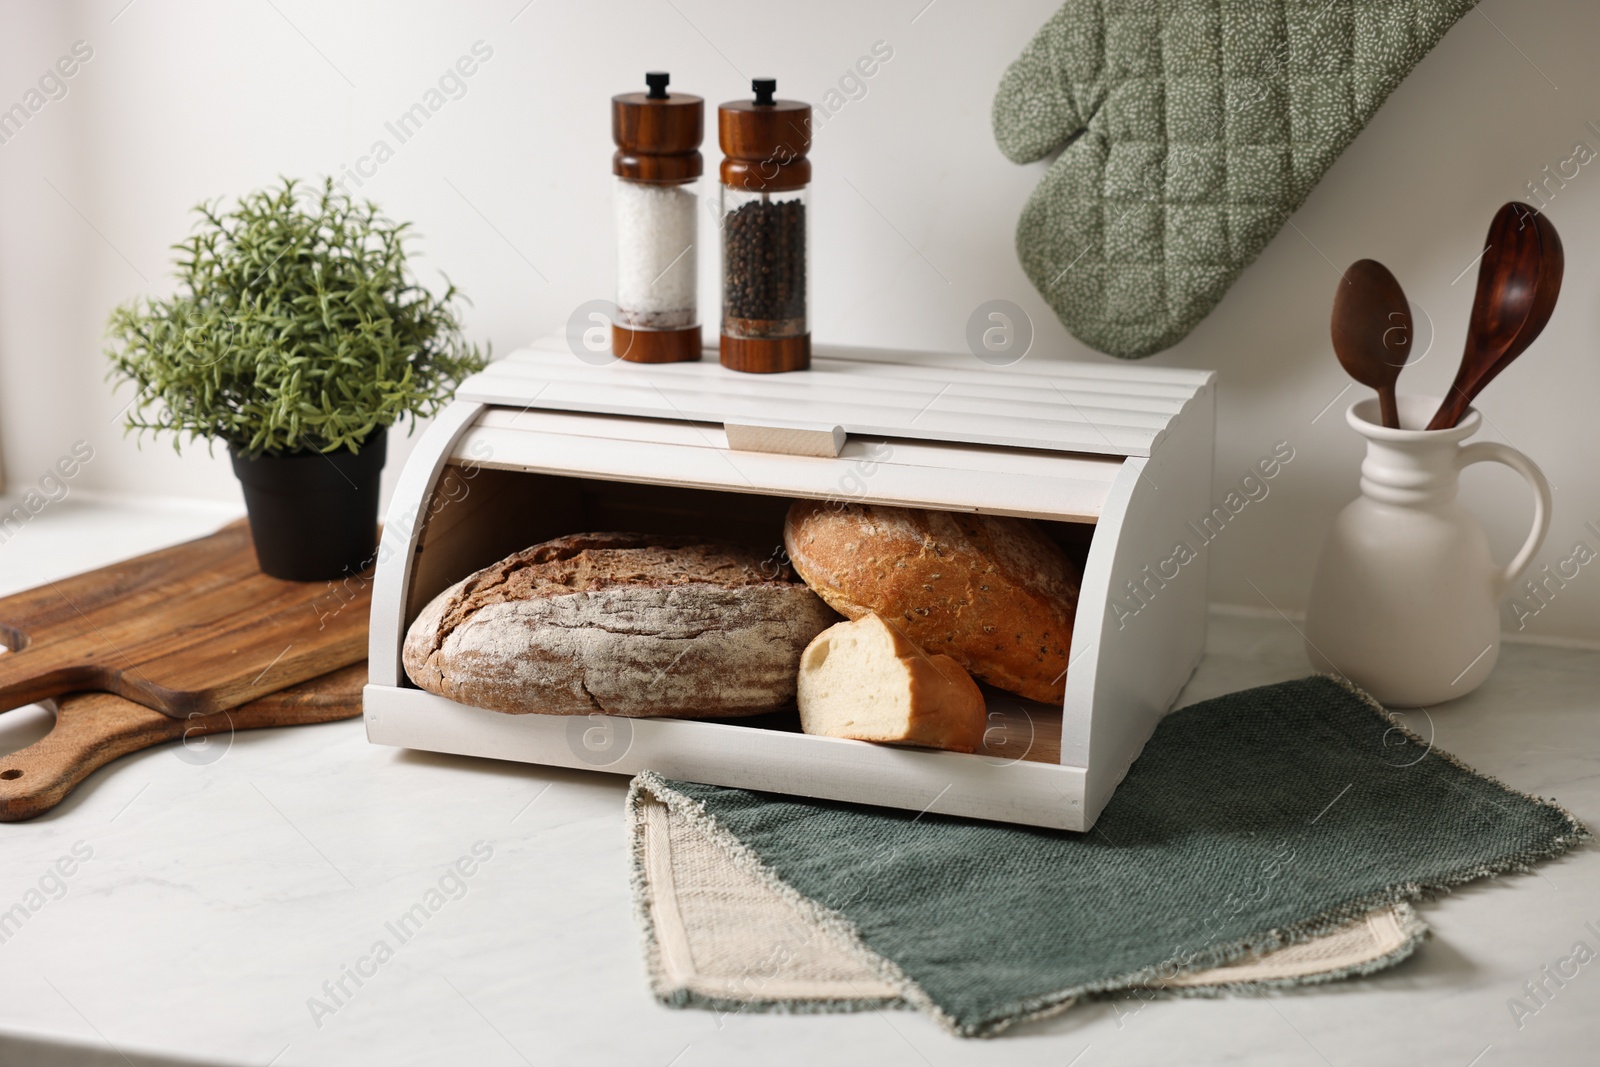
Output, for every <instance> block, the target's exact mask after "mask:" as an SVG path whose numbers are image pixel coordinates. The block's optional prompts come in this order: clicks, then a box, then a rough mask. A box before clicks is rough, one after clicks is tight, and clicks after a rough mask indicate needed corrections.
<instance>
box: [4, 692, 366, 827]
mask: <svg viewBox="0 0 1600 1067" xmlns="http://www.w3.org/2000/svg"><path fill="white" fill-rule="evenodd" d="M366 681H367V664H366V661H365V660H363V661H362V662H360V663H357V664H355V665H354V666H351V667H343V668H341V669H339V670H337V671H333V672H332V673H330V674H325V675H323V676H322V677H321V678H314V679H312V680H311V681H309V682H302V683H301V684H300V685H296V686H291V687H290V688H288V689H285V690H283V691H281V692H277V693H269V694H268V695H266V696H264V697H260V698H258V699H256V700H252V701H251V702H250V703H248V704H244V705H242V706H240V707H237V708H234V709H233V710H232V711H219V712H215V713H213V714H211V715H196V716H194V717H192V718H187V719H174V718H172V717H170V716H168V715H164V714H162V713H161V712H159V711H155V710H153V709H151V708H147V707H145V706H144V705H142V704H135V703H134V702H133V701H131V700H125V699H123V698H122V697H119V696H114V695H112V694H110V693H70V694H68V695H67V696H64V697H60V698H58V699H57V700H56V701H55V704H56V724H55V727H54V728H53V729H51V731H50V732H49V733H48V734H46V735H45V736H44V737H42V738H40V739H39V740H38V741H35V742H34V743H33V744H31V745H29V746H28V747H27V748H24V749H21V750H20V751H17V752H13V753H12V754H11V755H9V756H0V822H19V821H21V820H23V819H31V818H33V817H34V816H35V815H39V814H41V813H43V812H46V811H49V810H50V809H51V808H53V807H55V806H56V805H57V804H59V803H61V802H62V801H63V800H65V799H66V796H67V794H68V793H70V792H72V790H73V788H74V787H75V786H77V784H78V783H79V782H81V781H83V780H84V779H85V778H87V777H89V775H90V774H92V773H93V772H95V771H96V770H98V769H100V768H101V767H104V766H105V765H106V764H108V763H110V762H111V761H112V760H114V759H116V758H117V757H119V756H126V755H127V754H128V753H130V752H138V751H139V750H140V749H145V748H150V747H151V746H153V745H159V744H162V743H164V742H167V741H177V740H180V739H181V740H182V741H183V743H184V744H188V743H189V739H190V738H195V737H202V736H204V735H206V734H217V733H223V734H231V733H232V732H233V731H234V730H254V729H258V728H260V727H263V726H298V725H300V724H302V723H312V722H331V721H333V720H335V719H349V718H353V717H354V716H356V715H360V714H361V687H362V686H363V685H365V684H366ZM216 743H217V742H211V744H216ZM196 751H197V757H196V759H195V762H197V763H204V762H209V759H208V758H207V757H209V756H210V754H211V752H213V751H216V752H225V750H222V749H217V750H212V749H205V750H196Z"/></svg>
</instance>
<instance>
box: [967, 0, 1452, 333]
mask: <svg viewBox="0 0 1600 1067" xmlns="http://www.w3.org/2000/svg"><path fill="white" fill-rule="evenodd" d="M1471 7H1472V0H1067V2H1066V3H1065V4H1063V5H1062V7H1061V9H1060V10H1059V11H1057V12H1056V14H1055V15H1054V16H1053V17H1052V18H1051V19H1050V21H1049V22H1047V23H1045V25H1044V26H1043V28H1041V29H1040V30H1039V32H1038V33H1037V34H1036V35H1035V36H1034V38H1033V40H1032V41H1030V42H1029V43H1028V46H1027V47H1026V48H1025V49H1024V50H1023V52H1022V55H1021V56H1020V57H1019V58H1018V59H1017V60H1016V62H1014V63H1012V64H1011V67H1010V68H1009V69H1008V70H1007V71H1006V74H1005V77H1004V79H1003V80H1002V81H1001V83H1000V89H999V92H998V93H997V94H996V96H995V101H994V112H993V120H994V132H995V139H996V140H997V141H998V142H999V144H1000V149H1001V151H1002V152H1004V153H1005V154H1006V156H1007V157H1008V158H1009V159H1011V160H1012V161H1014V162H1017V163H1026V162H1030V161H1032V160H1036V159H1041V158H1043V157H1044V156H1047V155H1049V154H1050V153H1051V152H1054V151H1057V150H1058V149H1064V151H1062V152H1061V155H1060V157H1059V158H1058V159H1056V161H1055V162H1054V163H1053V164H1052V165H1051V166H1050V169H1049V172H1048V173H1047V174H1046V175H1045V179H1044V181H1043V182H1041V183H1040V184H1039V186H1038V187H1037V188H1036V189H1035V190H1034V191H1033V194H1032V195H1031V196H1030V197H1029V198H1028V203H1027V205H1026V206H1025V207H1024V208H1023V211H1022V219H1021V221H1020V222H1019V223H1018V225H1017V253H1018V255H1019V256H1020V257H1021V260H1022V266H1023V269H1024V270H1025V271H1026V272H1027V274H1028V277H1029V278H1030V279H1031V280H1032V281H1033V284H1034V285H1035V286H1036V287H1038V289H1039V291H1040V293H1041V294H1043V296H1044V297H1045V299H1046V300H1047V301H1048V302H1049V303H1050V306H1051V307H1053V308H1054V309H1055V311H1056V314H1058V315H1059V316H1061V321H1062V322H1063V323H1065V324H1066V326H1067V328H1068V329H1069V330H1071V331H1072V333H1073V334H1074V335H1075V336H1076V337H1078V339H1079V340H1081V341H1083V342H1084V343H1085V344H1088V345H1090V346H1092V347H1094V348H1096V349H1099V350H1100V351H1102V352H1105V353H1107V354H1109V355H1113V356H1120V357H1123V358H1129V359H1132V358H1138V357H1142V356H1148V355H1150V354H1152V353H1154V352H1159V351H1160V350H1162V349H1163V348H1167V347H1169V346H1171V345H1173V344H1175V343H1177V342H1178V341H1179V340H1181V339H1182V338H1183V337H1184V335H1186V334H1187V333H1188V332H1189V331H1190V330H1191V329H1193V328H1194V326H1195V324H1196V323H1198V322H1199V321H1200V320H1201V319H1203V318H1204V317H1205V316H1206V315H1207V314H1208V313H1209V312H1210V311H1211V309H1212V308H1213V307H1215V306H1216V304H1217V302H1218V301H1219V300H1221V299H1222V296H1223V294H1224V293H1226V292H1227V290H1228V287H1229V286H1230V285H1232V284H1233V280H1234V279H1235V278H1236V277H1238V275H1239V272H1240V271H1242V270H1243V269H1244V268H1245V267H1247V266H1248V265H1249V264H1250V262H1251V261H1252V260H1254V259H1255V257H1256V256H1257V255H1258V254H1259V253H1260V252H1261V250H1262V248H1264V247H1266V244H1267V242H1268V241H1270V240H1271V239H1272V237H1273V235H1275V234H1276V233H1277V232H1278V230H1279V228H1280V227H1282V225H1283V223H1284V221H1285V220H1286V219H1287V218H1288V217H1289V215H1290V214H1291V213H1292V212H1293V211H1294V210H1295V209H1296V208H1297V207H1299V206H1300V204H1301V203H1302V202H1303V201H1304V200H1305V198H1306V196H1307V194H1309V193H1310V192H1311V189H1312V188H1313V187H1314V186H1315V185H1316V183H1317V181H1318V179H1320V178H1321V177H1322V175H1323V173H1324V172H1325V171H1327V169H1328V167H1329V166H1330V165H1332V163H1333V161H1334V160H1335V159H1337V158H1338V156H1339V153H1340V152H1342V151H1343V150H1344V148H1345V146H1346V145H1348V144H1349V143H1350V141H1351V140H1352V139H1353V138H1354V137H1355V135H1356V134H1357V133H1359V132H1360V131H1361V128H1362V127H1363V126H1364V125H1366V123H1367V120H1368V119H1370V118H1371V117H1372V114H1373V112H1375V111H1376V110H1377V109H1378V106H1379V105H1380V104H1382V103H1383V101H1384V99H1385V98H1386V97H1387V96H1388V95H1389V93H1390V92H1392V91H1393V90H1394V88H1395V86H1397V85H1399V84H1400V81H1401V80H1402V79H1403V78H1404V77H1405V76H1406V75H1407V74H1408V73H1410V71H1411V68H1412V67H1414V66H1415V65H1416V64H1417V62H1418V61H1419V60H1421V59H1422V57H1423V56H1425V55H1427V54H1428V52H1429V50H1430V49H1432V48H1433V46H1434V45H1435V44H1436V43H1437V42H1438V40H1439V38H1441V37H1443V36H1444V34H1445V31H1446V30H1448V29H1449V28H1450V27H1451V26H1452V25H1454V24H1455V22H1456V20H1457V19H1459V18H1460V17H1461V16H1462V15H1464V14H1465V13H1466V12H1467V11H1468V10H1470V9H1471Z"/></svg>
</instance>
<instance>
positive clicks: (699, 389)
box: [456, 334, 1213, 456]
mask: <svg viewBox="0 0 1600 1067" xmlns="http://www.w3.org/2000/svg"><path fill="white" fill-rule="evenodd" d="M1212 378H1213V374H1212V373H1211V372H1210V371H1197V370H1184V369H1179V368H1172V367H1147V366H1137V367H1133V366H1128V367H1124V366H1113V365H1106V364H1099V363H1079V362H1072V361H1067V360H1046V359H1035V360H1028V361H1027V362H1025V363H1017V364H1012V365H1010V366H989V365H985V364H982V363H980V362H979V361H978V360H977V359H975V358H974V357H973V356H972V355H970V354H950V353H932V352H908V351H896V350H890V349H874V348H848V347H836V346H823V345H819V346H816V347H815V348H814V349H813V359H812V365H811V370H810V371H808V372H806V373H803V374H774V375H750V374H739V373H736V372H733V371H729V370H728V369H726V368H725V367H723V366H722V365H721V364H720V363H718V362H717V360H716V359H715V358H714V357H713V358H710V359H704V360H701V361H699V362H692V363H660V364H646V363H626V362H622V361H620V360H611V359H610V358H609V356H607V355H606V354H605V353H600V354H598V355H596V354H593V353H587V352H586V353H585V358H582V359H580V358H579V357H578V356H576V355H575V354H574V353H573V351H572V349H571V348H570V347H569V346H568V343H567V338H566V336H565V335H564V334H560V335H556V336H554V337H551V338H548V339H546V340H543V341H540V342H538V343H536V344H535V345H534V346H532V347H530V348H525V349H521V350H518V351H516V352H512V353H511V354H510V355H508V356H506V357H504V358H502V359H499V360H496V361H495V362H493V363H491V364H490V365H489V366H488V368H486V369H485V370H484V371H483V372H482V373H479V374H475V375H473V376H472V377H470V378H468V379H467V380H466V381H465V382H463V383H462V385H461V388H460V389H459V390H458V391H457V393H456V396H457V398H458V399H461V400H471V401H478V402H480V403H485V404H493V405H498V406H506V407H517V408H522V409H528V408H539V409H545V410H550V411H577V412H590V413H594V414H606V415H628V416H634V417H639V418H651V419H674V420H680V421H685V422H707V423H720V424H723V425H727V426H730V427H731V426H755V427H769V426H770V427H779V428H783V427H790V428H796V430H797V432H801V433H803V432H804V428H807V427H811V428H817V431H816V432H817V434H818V435H819V436H822V435H826V434H827V433H829V432H834V433H835V434H836V435H838V436H842V435H860V436H872V437H892V438H903V439H910V440H922V441H944V442H956V443H966V444H980V445H996V446H1001V447H1008V448H1027V449H1039V450H1045V451H1054V452H1085V453H1092V454H1097V455H1114V456H1149V455H1151V454H1152V453H1153V452H1154V450H1155V449H1157V448H1158V447H1159V446H1160V444H1161V441H1162V439H1163V437H1164V436H1165V435H1166V431H1167V429H1168V427H1169V426H1171V425H1172V423H1173V422H1174V421H1175V420H1176V419H1178V418H1179V417H1181V416H1182V414H1183V412H1184V409H1185V408H1186V407H1187V406H1188V405H1189V404H1190V403H1192V402H1193V401H1194V400H1195V399H1196V398H1198V397H1200V396H1203V395H1204V394H1205V392H1206V391H1207V390H1208V389H1209V388H1210V384H1211V380H1212ZM839 431H842V434H840V433H839Z"/></svg>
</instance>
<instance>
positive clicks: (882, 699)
mask: <svg viewBox="0 0 1600 1067" xmlns="http://www.w3.org/2000/svg"><path fill="white" fill-rule="evenodd" d="M799 702H800V727H801V729H803V730H804V731H805V732H806V733H808V734H821V735H823V736H825V737H849V738H854V739H856V740H858V741H884V742H888V743H890V744H898V745H924V746H927V747H930V748H944V749H949V750H951V751H953V752H976V751H977V750H978V749H979V748H980V747H981V746H982V744H983V732H984V728H985V724H986V718H987V711H986V708H985V706H984V701H983V694H982V693H981V692H979V691H978V685H977V683H976V682H974V681H973V680H972V676H971V675H969V674H968V673H967V672H966V669H965V668H963V667H962V666H961V665H960V664H959V663H957V662H956V661H955V660H953V659H951V658H950V657H949V656H930V655H928V654H927V653H926V652H924V651H922V649H920V648H918V647H917V646H916V645H914V644H913V643H912V642H911V640H910V639H909V638H908V637H906V636H905V635H904V634H903V633H901V632H900V630H899V629H897V628H896V627H894V626H893V625H891V624H890V623H888V622H886V621H885V620H884V619H883V618H882V617H881V616H879V615H877V614H876V613H871V614H867V615H863V616H862V617H861V618H859V619H855V620H853V621H851V622H841V623H838V624H836V625H834V626H830V627H828V629H826V630H824V631H822V632H821V633H820V634H818V635H817V636H816V637H815V638H813V639H812V641H811V643H810V644H809V645H807V646H806V650H805V652H804V653H803V654H802V655H801V657H800V683H799Z"/></svg>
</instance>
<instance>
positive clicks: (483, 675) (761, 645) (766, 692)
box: [403, 533, 838, 718]
mask: <svg viewBox="0 0 1600 1067" xmlns="http://www.w3.org/2000/svg"><path fill="white" fill-rule="evenodd" d="M836 621H838V616H837V615H835V614H834V613H833V612H832V611H831V610H829V608H828V606H827V605H826V604H824V603H823V602H822V601H821V600H820V599H818V597H817V596H816V594H815V593H813V592H811V590H810V589H808V588H806V586H805V585H803V584H802V583H801V582H800V581H798V580H797V579H796V578H795V576H794V575H793V574H792V573H790V572H789V570H788V568H781V569H780V568H778V567H776V566H775V564H774V563H773V562H771V561H770V560H767V559H765V558H764V557H763V556H762V555H761V554H759V553H756V552H752V551H749V550H747V549H743V548H739V547H736V546H730V545H722V544H714V543H707V542H696V541H689V540H671V539H666V538H660V537H650V536H647V535H642V534H626V533H591V534H576V535H573V536H570V537H562V538H557V539H556V540H554V541H546V542H545V543H543V544H539V545H534V546H533V547H532V548H528V549H524V550H523V551H521V552H518V553H516V554H515V555H512V556H509V557H507V558H506V559H503V560H501V561H500V562H499V563H496V564H494V565H493V566H490V567H485V568H484V569H483V570H481V571H478V572H477V573H476V574H473V575H470V576H469V577H467V578H465V579H463V580H462V581H460V582H457V583H456V584H455V585H453V586H451V587H450V588H449V589H446V590H445V591H444V592H443V593H441V594H440V595H439V596H438V597H436V598H435V599H434V601H433V602H432V603H431V604H429V605H428V606H427V608H425V609H424V610H423V612H422V613H421V614H420V615H418V616H417V619H416V621H415V622H413V623H412V624H411V629H410V630H409V631H408V632H407V634H406V642H405V649H404V655H403V658H404V662H405V668H406V674H407V675H408V676H409V677H410V678H411V680H412V681H413V682H415V683H416V684H417V685H418V686H420V687H422V688H423V689H426V690H428V691H429V692H431V693H438V694H439V695H440V696H445V697H449V698H450V699H451V700H455V701H459V702H461V703H463V704H471V705H474V706H476V707H480V708H488V709H491V710H494V711H503V712H511V713H521V712H540V713H543V714H549V715H586V714H589V713H591V712H602V713H604V714H607V715H625V716H671V717H675V718H721V717H725V716H739V715H759V714H762V713H763V712H770V711H777V710H781V709H783V708H785V707H789V706H791V705H792V703H793V701H794V696H795V676H796V672H797V670H798V667H799V662H800V653H801V652H802V651H803V650H804V649H805V646H806V644H807V643H808V642H810V640H811V639H812V638H813V637H815V636H816V635H817V634H818V633H819V632H820V631H822V630H823V629H824V628H826V627H827V626H828V625H829V624H831V623H833V622H836Z"/></svg>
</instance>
